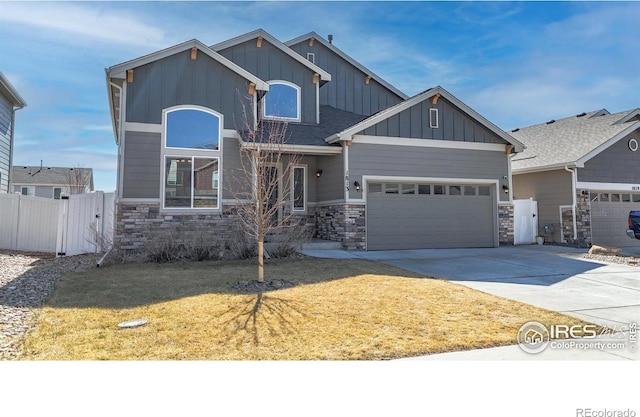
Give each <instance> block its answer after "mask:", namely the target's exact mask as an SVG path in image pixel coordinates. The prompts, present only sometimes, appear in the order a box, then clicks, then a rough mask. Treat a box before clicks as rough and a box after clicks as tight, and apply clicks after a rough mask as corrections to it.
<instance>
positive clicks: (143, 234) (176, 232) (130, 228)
mask: <svg viewBox="0 0 640 417" xmlns="http://www.w3.org/2000/svg"><path fill="white" fill-rule="evenodd" d="M292 220H295V221H297V222H298V223H299V225H301V226H305V227H313V213H312V214H311V215H295V216H293V217H292ZM172 233H173V238H176V239H185V240H186V239H190V238H191V239H192V240H198V241H201V240H203V239H206V242H205V243H207V244H210V245H217V246H218V247H219V248H220V257H225V256H229V254H228V253H227V252H229V250H228V249H229V246H232V242H234V241H237V240H238V239H242V238H243V237H246V234H245V232H244V231H243V229H242V226H241V224H240V219H239V217H238V215H237V214H236V212H235V211H234V208H233V206H226V207H224V210H223V212H222V213H211V214H200V213H198V214H168V213H160V206H159V204H157V203H156V204H149V203H138V204H126V203H124V204H118V205H117V206H116V228H115V236H114V246H115V247H117V248H118V249H120V250H123V251H126V252H130V253H136V252H139V253H140V252H144V249H145V245H147V244H148V243H150V241H151V240H152V239H158V238H165V237H166V236H168V235H169V234H172ZM265 240H268V238H266V239H265ZM151 243H152V242H151ZM200 243H202V242H200Z"/></svg>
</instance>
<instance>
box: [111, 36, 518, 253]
mask: <svg viewBox="0 0 640 417" xmlns="http://www.w3.org/2000/svg"><path fill="white" fill-rule="evenodd" d="M106 76H107V86H108V94H109V100H110V106H111V114H112V121H113V126H114V132H115V139H116V143H117V144H118V147H119V151H118V155H119V157H118V187H117V203H116V207H117V215H116V223H117V225H116V244H118V245H119V246H120V247H121V248H124V249H136V248H139V247H140V246H141V245H142V244H143V243H144V241H145V239H148V238H149V235H148V233H149V230H154V228H158V229H164V230H166V229H169V228H171V227H176V228H180V227H184V226H188V225H192V226H193V225H196V227H199V228H202V227H207V228H209V230H211V232H212V234H214V235H216V236H219V237H220V240H221V242H222V241H223V240H224V239H229V238H230V236H231V232H230V230H231V228H232V227H233V222H234V204H235V200H234V198H233V192H232V191H231V190H230V189H229V187H231V186H232V183H231V181H230V180H229V178H231V177H232V172H233V171H234V170H235V169H237V168H238V165H239V147H240V146H243V145H242V144H241V143H240V140H239V138H240V137H241V135H240V132H239V131H240V130H242V121H243V120H244V119H245V118H247V119H248V120H247V122H248V123H249V126H255V125H256V124H258V123H261V122H262V120H273V119H278V118H280V119H285V120H287V121H288V128H287V136H288V141H287V147H286V149H287V150H289V151H290V152H292V153H293V152H295V153H296V154H301V155H302V160H301V161H300V163H299V165H297V166H295V167H293V169H292V171H293V172H292V173H290V175H294V176H295V177H297V178H302V180H297V181H295V185H294V187H299V188H300V189H295V190H292V191H293V192H292V194H293V195H296V196H304V197H303V198H296V199H295V200H292V201H291V204H290V207H289V208H288V209H289V210H292V211H293V212H294V213H295V214H296V215H297V216H299V219H300V220H301V221H302V222H306V223H307V224H309V225H312V227H313V228H314V229H315V236H316V237H318V238H321V239H328V240H334V241H339V242H341V243H342V245H343V247H345V248H348V249H365V250H366V249H368V250H375V249H405V248H436V247H481V246H482V247H494V246H498V245H499V243H500V242H504V243H513V219H512V217H513V215H512V213H513V208H512V207H513V206H512V203H511V193H510V187H511V184H510V175H511V172H510V170H511V167H510V156H511V154H512V153H514V152H521V151H522V150H523V146H522V144H521V143H520V142H518V141H517V140H516V139H514V138H513V137H511V136H510V135H509V134H507V133H505V132H504V131H502V130H501V129H499V128H497V127H496V126H495V125H493V124H492V123H491V122H489V121H488V120H486V119H485V118H483V117H482V116H480V115H479V114H478V113H476V112H475V111H474V110H472V109H471V108H469V107H468V106H467V105H465V104H464V103H462V102H461V101H460V100H458V99H457V98H456V97H454V96H453V95H452V94H450V93H449V92H447V91H446V90H445V89H443V88H441V87H435V88H431V89H428V90H426V91H424V92H422V93H420V94H417V95H416V96H414V97H411V98H408V97H407V96H406V95H405V94H404V93H402V92H401V91H399V90H398V89H396V88H395V87H393V86H391V85H390V84H389V83H388V82H386V81H384V80H383V79H381V78H380V77H379V76H377V75H376V74H374V73H373V72H371V71H369V70H368V69H367V68H365V67H364V66H363V65H361V64H359V63H357V62H356V61H355V60H353V59H352V58H350V57H349V56H348V55H346V54H345V53H344V52H342V51H340V50H339V49H338V48H337V47H335V45H333V44H331V43H330V42H328V41H326V40H324V39H322V38H321V37H320V36H318V35H317V34H315V33H313V32H312V33H310V34H307V35H304V36H301V37H299V38H296V39H293V40H292V41H289V42H287V43H286V44H285V43H282V42H280V41H279V40H277V39H275V38H274V37H273V36H271V35H269V34H268V33H266V32H265V31H263V30H257V31H254V32H251V33H248V34H245V35H242V36H239V37H236V38H233V39H231V40H228V41H225V42H222V43H219V44H217V45H214V46H211V47H207V46H206V45H204V44H202V43H201V42H199V41H197V40H192V41H189V42H185V43H182V44H179V45H176V46H173V47H171V48H168V49H165V50H162V51H158V52H156V53H153V54H150V55H147V56H144V57H141V58H138V59H134V60H132V61H128V62H125V63H123V64H119V65H116V66H113V67H111V68H108V69H107V71H106ZM187 125H188V126H190V127H189V128H188V129H192V128H193V127H194V126H198V127H199V128H201V129H203V131H205V132H206V136H203V137H202V139H200V140H198V141H195V140H194V141H189V142H188V141H186V140H185V139H184V135H183V136H180V135H179V134H178V132H180V131H184V129H186V126H187ZM200 178H203V179H202V180H200ZM191 179H193V181H192V180H191ZM192 184H193V185H192ZM203 196H206V197H203Z"/></svg>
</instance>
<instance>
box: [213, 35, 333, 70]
mask: <svg viewBox="0 0 640 417" xmlns="http://www.w3.org/2000/svg"><path fill="white" fill-rule="evenodd" d="M259 37H262V39H265V40H267V41H268V42H269V43H270V44H272V45H273V46H275V47H276V48H278V49H279V50H281V51H282V52H284V53H285V54H287V55H289V56H290V57H291V58H293V59H294V60H296V61H298V62H299V63H300V64H302V65H304V66H305V67H307V68H309V69H310V70H311V71H313V72H314V73H318V74H319V75H320V81H324V82H327V81H331V74H329V73H328V72H327V71H325V70H323V69H322V68H320V67H319V66H317V65H316V64H314V63H312V62H311V61H309V60H308V59H306V58H304V57H302V56H300V55H299V54H297V53H296V52H295V51H294V50H292V49H291V48H289V47H288V46H286V45H285V44H283V43H282V42H280V41H279V40H278V39H276V38H275V37H273V36H272V35H270V34H269V33H267V32H266V31H265V30H264V29H257V30H254V31H253V32H249V33H245V34H244V35H240V36H236V37H235V38H232V39H229V40H226V41H223V42H220V43H217V44H215V45H212V46H211V49H212V50H214V51H216V52H219V51H222V50H223V49H227V48H231V47H232V46H236V45H239V44H241V43H244V42H246V41H250V40H252V39H256V38H259Z"/></svg>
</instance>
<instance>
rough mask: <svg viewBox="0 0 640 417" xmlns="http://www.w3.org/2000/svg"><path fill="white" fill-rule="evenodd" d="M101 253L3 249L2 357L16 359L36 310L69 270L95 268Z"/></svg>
mask: <svg viewBox="0 0 640 417" xmlns="http://www.w3.org/2000/svg"><path fill="white" fill-rule="evenodd" d="M99 258H100V255H99V254H89V255H78V256H70V257H65V258H55V257H53V255H51V254H37V253H21V252H12V251H2V252H0V359H5V360H6V359H16V358H17V357H18V356H19V355H20V351H21V341H22V338H23V337H24V335H25V333H26V332H27V331H28V330H29V329H30V328H31V326H32V325H33V322H34V320H33V319H34V317H33V311H34V309H35V308H38V307H40V306H41V305H42V304H43V302H44V301H45V300H46V299H47V297H48V296H49V293H50V292H51V290H52V289H53V288H54V286H55V284H56V283H57V282H58V281H59V280H60V278H61V277H62V274H64V273H66V272H74V271H82V270H85V269H87V268H95V265H96V262H97V260H98V259H99Z"/></svg>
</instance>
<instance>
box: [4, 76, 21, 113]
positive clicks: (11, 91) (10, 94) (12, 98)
mask: <svg viewBox="0 0 640 417" xmlns="http://www.w3.org/2000/svg"><path fill="white" fill-rule="evenodd" d="M0 94H2V95H3V96H5V97H6V98H7V99H8V100H9V102H10V103H11V104H12V105H13V107H18V108H23V107H24V106H26V105H27V103H26V102H25V101H24V99H23V98H22V97H20V94H18V92H17V91H16V89H15V88H13V86H12V85H11V83H10V82H9V80H7V78H6V77H5V76H4V74H3V73H2V72H1V71H0Z"/></svg>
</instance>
